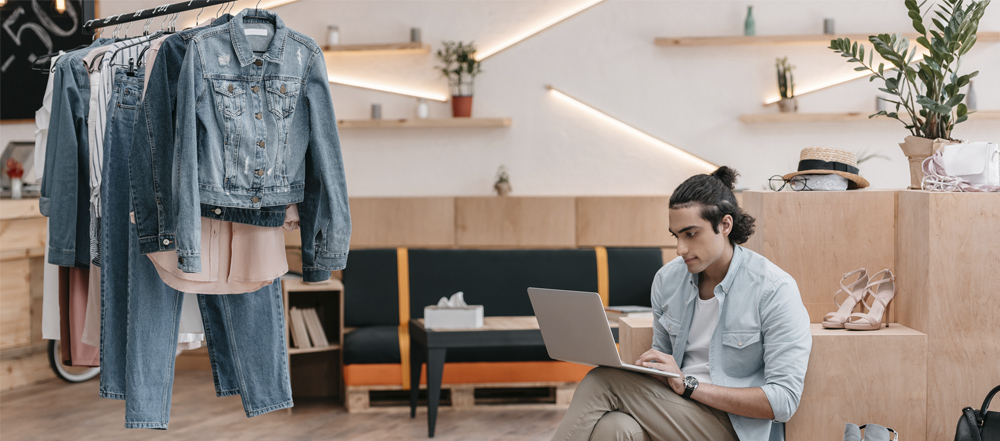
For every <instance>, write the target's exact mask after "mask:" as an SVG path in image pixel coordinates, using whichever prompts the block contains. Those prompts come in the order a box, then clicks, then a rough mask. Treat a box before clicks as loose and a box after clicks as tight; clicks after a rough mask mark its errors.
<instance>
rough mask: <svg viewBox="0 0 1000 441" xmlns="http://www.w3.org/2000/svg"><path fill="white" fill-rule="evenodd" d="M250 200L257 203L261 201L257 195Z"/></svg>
mask: <svg viewBox="0 0 1000 441" xmlns="http://www.w3.org/2000/svg"><path fill="white" fill-rule="evenodd" d="M250 202H253V203H255V204H256V203H258V202H260V198H259V197H257V196H254V197H252V198H250Z"/></svg>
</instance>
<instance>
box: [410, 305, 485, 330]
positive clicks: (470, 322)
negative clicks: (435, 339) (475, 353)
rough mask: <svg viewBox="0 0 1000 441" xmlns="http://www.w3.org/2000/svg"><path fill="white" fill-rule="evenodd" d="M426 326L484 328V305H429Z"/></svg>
mask: <svg viewBox="0 0 1000 441" xmlns="http://www.w3.org/2000/svg"><path fill="white" fill-rule="evenodd" d="M424 326H425V327H426V328H427V329H469V328H482V327H483V305H469V306H463V307H459V308H441V307H438V306H437V305H435V306H428V307H426V308H424Z"/></svg>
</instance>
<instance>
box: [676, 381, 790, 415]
mask: <svg viewBox="0 0 1000 441" xmlns="http://www.w3.org/2000/svg"><path fill="white" fill-rule="evenodd" d="M691 398H692V399H694V400H696V401H698V402H699V403H702V404H704V405H706V406H709V407H712V408H715V409H719V410H721V411H724V412H728V413H731V414H734V415H740V416H745V417H750V418H761V419H767V420H772V419H774V411H773V410H772V409H771V402H770V401H768V400H767V395H766V394H765V393H764V389H761V388H759V387H724V386H716V385H714V384H702V385H699V386H698V388H697V389H695V390H694V392H692V393H691Z"/></svg>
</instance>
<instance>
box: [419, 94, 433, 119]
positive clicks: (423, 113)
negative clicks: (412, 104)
mask: <svg viewBox="0 0 1000 441" xmlns="http://www.w3.org/2000/svg"><path fill="white" fill-rule="evenodd" d="M428 116H430V110H429V109H428V108H427V99H426V98H417V118H418V119H427V117H428Z"/></svg>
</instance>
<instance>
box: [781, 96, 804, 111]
mask: <svg viewBox="0 0 1000 441" xmlns="http://www.w3.org/2000/svg"><path fill="white" fill-rule="evenodd" d="M778 109H780V110H781V113H795V112H798V111H799V100H798V98H782V99H780V100H778Z"/></svg>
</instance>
